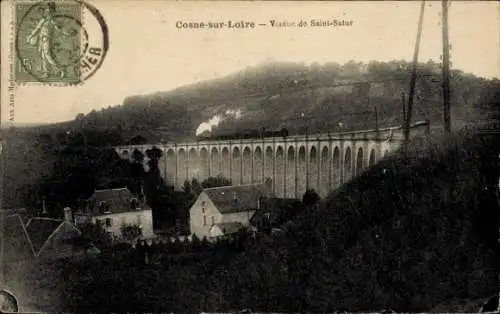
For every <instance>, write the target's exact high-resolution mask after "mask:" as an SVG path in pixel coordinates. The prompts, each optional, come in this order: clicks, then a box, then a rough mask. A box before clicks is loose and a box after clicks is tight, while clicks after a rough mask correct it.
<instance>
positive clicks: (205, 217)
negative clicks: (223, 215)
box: [203, 216, 207, 226]
mask: <svg viewBox="0 0 500 314" xmlns="http://www.w3.org/2000/svg"><path fill="white" fill-rule="evenodd" d="M203 225H204V226H206V225H207V216H203Z"/></svg>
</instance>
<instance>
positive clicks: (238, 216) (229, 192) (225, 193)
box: [189, 184, 270, 239]
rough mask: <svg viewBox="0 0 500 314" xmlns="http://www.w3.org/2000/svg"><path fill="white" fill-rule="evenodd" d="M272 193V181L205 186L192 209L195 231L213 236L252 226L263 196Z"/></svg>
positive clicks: (191, 224)
mask: <svg viewBox="0 0 500 314" xmlns="http://www.w3.org/2000/svg"><path fill="white" fill-rule="evenodd" d="M269 196H270V189H269V185H268V184H249V185H233V186H223V187H216V188H209V189H204V190H203V191H202V192H201V193H200V195H199V196H198V199H197V200H196V201H195V203H194V204H193V206H191V208H190V210H189V218H190V221H189V224H190V229H191V234H192V235H196V236H197V237H198V238H200V239H202V238H204V237H207V238H208V239H210V238H216V237H220V236H225V235H229V234H232V233H235V232H237V231H238V230H240V229H241V228H244V227H249V226H250V219H251V218H252V216H253V215H254V214H255V212H256V211H257V210H259V208H260V202H261V199H262V198H266V197H269Z"/></svg>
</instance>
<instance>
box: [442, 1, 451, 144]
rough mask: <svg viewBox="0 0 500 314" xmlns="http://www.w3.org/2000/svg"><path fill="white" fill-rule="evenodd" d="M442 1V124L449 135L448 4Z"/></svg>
mask: <svg viewBox="0 0 500 314" xmlns="http://www.w3.org/2000/svg"><path fill="white" fill-rule="evenodd" d="M448 1H449V0H442V1H441V6H442V9H443V12H442V24H443V25H442V31H443V83H442V84H443V85H442V87H443V124H444V131H445V134H447V135H449V134H450V133H451V117H450V43H449V37H448V6H449V3H448Z"/></svg>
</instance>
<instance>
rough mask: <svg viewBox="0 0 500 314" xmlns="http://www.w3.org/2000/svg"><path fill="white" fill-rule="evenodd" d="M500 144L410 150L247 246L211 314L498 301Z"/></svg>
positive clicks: (437, 143) (459, 138)
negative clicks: (280, 230) (274, 233)
mask: <svg viewBox="0 0 500 314" xmlns="http://www.w3.org/2000/svg"><path fill="white" fill-rule="evenodd" d="M499 139H500V138H499V137H498V134H497V135H494V136H493V135H490V136H484V135H478V134H477V133H462V134H460V135H456V136H455V138H454V139H453V140H452V141H444V140H443V139H442V138H441V139H440V138H437V139H433V140H432V141H431V142H430V143H429V144H430V145H429V146H427V145H422V143H412V144H413V145H412V147H413V151H412V152H411V153H410V155H409V157H404V156H402V155H401V156H394V157H391V158H389V159H385V160H383V161H382V162H380V163H379V164H377V165H376V166H374V167H372V168H370V169H369V170H367V171H366V172H365V173H364V174H362V175H361V176H360V177H358V178H355V179H354V180H352V181H351V182H349V183H347V184H345V185H344V186H342V187H341V188H340V189H339V190H337V191H335V192H333V193H332V194H331V195H330V196H329V197H328V198H327V199H326V200H324V201H323V202H322V204H321V205H320V206H319V208H317V209H313V210H310V211H307V212H304V213H303V214H302V215H301V216H300V217H299V218H298V219H296V220H294V221H293V223H292V224H289V225H288V226H287V228H286V229H285V230H287V231H286V233H285V235H284V236H282V237H275V238H265V237H264V238H262V239H261V240H260V243H259V244H257V245H253V246H251V247H248V248H247V250H246V251H245V252H244V253H243V254H241V255H240V256H239V257H237V258H236V259H235V260H233V261H232V262H231V263H230V266H228V267H227V268H226V269H224V270H222V269H221V271H219V272H217V273H215V274H214V275H213V276H212V278H211V281H210V284H209V287H208V288H207V289H206V291H209V293H208V294H207V295H208V296H207V298H206V299H205V302H202V308H203V309H204V310H205V311H215V310H217V311H229V310H231V309H235V308H236V309H237V308H251V309H252V310H254V311H265V310H268V309H273V311H276V312H304V311H307V312H309V311H311V312H334V311H339V310H346V311H373V310H381V309H384V308H385V309H387V308H392V309H394V310H396V311H398V312H407V311H409V312H413V311H417V312H419V311H428V310H430V309H431V308H433V307H435V306H437V305H438V304H440V303H442V302H443V301H446V300H449V299H453V298H461V299H481V298H485V297H488V296H491V295H493V294H494V293H495V292H497V289H496V287H497V285H496V283H497V278H498V271H499V268H498V249H499V247H498V243H497V239H498V222H499V217H498V213H499V211H500V199H499V198H498V197H499V194H498V177H499V175H500V163H499V160H498V154H499V153H500V147H499V146H498V145H497V144H498V143H499V142H500V141H499ZM495 193H496V194H495ZM495 254H497V255H495ZM449 310H450V309H448V311H449ZM444 311H447V310H446V309H445V310H444Z"/></svg>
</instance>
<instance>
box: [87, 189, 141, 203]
mask: <svg viewBox="0 0 500 314" xmlns="http://www.w3.org/2000/svg"><path fill="white" fill-rule="evenodd" d="M131 197H134V194H133V193H132V192H130V190H129V189H127V188H119V189H108V190H95V192H94V194H92V195H91V196H90V197H89V198H88V200H89V201H93V202H97V203H99V202H107V201H111V200H122V199H126V200H127V201H128V199H130V198H131Z"/></svg>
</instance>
